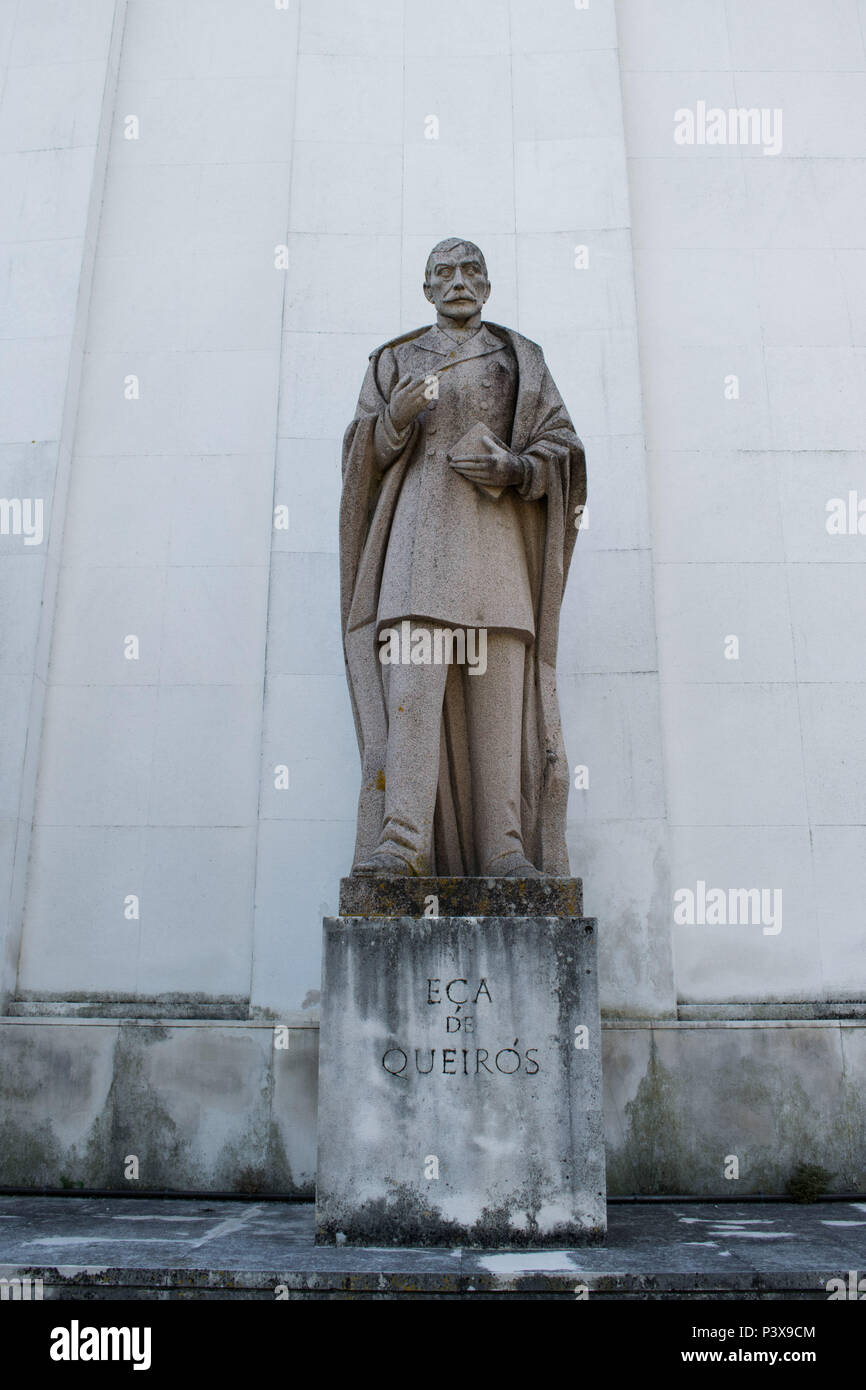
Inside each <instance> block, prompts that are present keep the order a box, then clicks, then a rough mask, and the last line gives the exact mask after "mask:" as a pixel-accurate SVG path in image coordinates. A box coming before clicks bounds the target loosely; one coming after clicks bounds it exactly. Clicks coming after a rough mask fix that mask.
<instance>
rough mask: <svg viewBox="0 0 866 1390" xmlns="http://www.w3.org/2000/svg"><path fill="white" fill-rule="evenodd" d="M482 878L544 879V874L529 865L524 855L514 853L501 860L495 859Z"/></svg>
mask: <svg viewBox="0 0 866 1390" xmlns="http://www.w3.org/2000/svg"><path fill="white" fill-rule="evenodd" d="M482 877H483V878H544V874H542V873H540V872H539V870H538V869H536V867H535V865H534V864H530V862H529V860H528V859H527V858H526V855H525V854H520V853H519V852H518V851H515V853H514V854H507V855H504V856H503V857H502V859H495V860H494V861H493V863H492V864H491V866H490V868H489V869H488V870H487V872H486V873H485V874H482Z"/></svg>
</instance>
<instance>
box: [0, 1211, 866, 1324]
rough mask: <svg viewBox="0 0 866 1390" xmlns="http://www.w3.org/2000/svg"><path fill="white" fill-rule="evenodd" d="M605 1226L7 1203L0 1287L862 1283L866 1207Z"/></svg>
mask: <svg viewBox="0 0 866 1390" xmlns="http://www.w3.org/2000/svg"><path fill="white" fill-rule="evenodd" d="M608 1222H609V1226H608V1241H607V1244H606V1245H605V1246H603V1247H597V1248H594V1249H573V1250H550V1251H509V1252H503V1253H497V1252H493V1251H479V1250H466V1249H463V1250H451V1249H444V1250H420V1249H415V1250H393V1249H366V1248H365V1249H357V1248H351V1247H346V1246H344V1247H341V1248H330V1247H329V1248H322V1247H316V1246H315V1245H314V1244H313V1208H312V1206H311V1205H309V1204H306V1203H303V1204H299V1203H289V1202H286V1203H282V1202H256V1201H255V1199H251V1200H249V1201H243V1202H241V1201H237V1202H236V1201H208V1200H207V1199H206V1198H205V1199H200V1200H187V1199H183V1200H167V1199H164V1198H156V1197H155V1198H134V1199H132V1198H126V1197H117V1198H102V1197H35V1196H34V1197H0V1277H2V1276H5V1277H6V1278H14V1277H22V1276H25V1275H29V1276H30V1277H31V1278H41V1279H42V1280H43V1288H44V1297H45V1298H46V1299H48V1298H62V1299H111V1298H121V1299H129V1298H158V1299H165V1298H169V1299H172V1298H188V1299H208V1298H222V1299H226V1298H246V1299H250V1298H254V1299H274V1298H275V1297H283V1298H285V1297H288V1298H314V1299H316V1298H384V1299H394V1298H412V1297H416V1298H417V1297H422V1298H430V1297H439V1298H454V1297H457V1298H466V1297H481V1298H485V1297H487V1298H489V1297H494V1298H503V1297H508V1296H514V1295H517V1296H518V1297H524V1298H525V1297H540V1298H569V1299H574V1298H575V1296H576V1294H578V1295H579V1294H580V1293H581V1288H580V1286H585V1287H586V1289H587V1290H588V1296H589V1297H590V1298H592V1299H596V1298H617V1299H622V1298H631V1299H642V1300H643V1299H648V1298H650V1299H653V1298H691V1299H695V1298H697V1299H701V1298H703V1299H712V1300H717V1299H719V1298H737V1299H742V1298H758V1299H767V1298H769V1299H777V1298H782V1299H803V1298H810V1299H822V1300H826V1299H827V1296H828V1294H827V1288H826V1285H827V1281H828V1280H829V1279H839V1278H843V1279H845V1280H846V1281H847V1280H848V1275H849V1271H852V1270H853V1271H859V1277H861V1278H864V1279H866V1202H826V1203H818V1204H816V1205H814V1206H794V1205H788V1204H783V1203H773V1204H767V1205H762V1204H757V1203H755V1204H752V1203H743V1204H742V1205H732V1204H728V1203H720V1204H712V1203H706V1204H693V1203H688V1202H682V1203H679V1204H678V1203H677V1202H676V1201H672V1202H671V1203H669V1204H668V1203H665V1204H659V1203H649V1204H643V1203H635V1204H623V1205H619V1204H615V1205H612V1206H610V1207H609V1209H608ZM863 1288H864V1291H866V1282H864V1286H863Z"/></svg>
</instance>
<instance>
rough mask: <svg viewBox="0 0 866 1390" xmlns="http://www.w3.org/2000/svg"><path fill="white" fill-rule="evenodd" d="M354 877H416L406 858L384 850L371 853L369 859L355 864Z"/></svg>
mask: <svg viewBox="0 0 866 1390" xmlns="http://www.w3.org/2000/svg"><path fill="white" fill-rule="evenodd" d="M352 877H353V878H412V877H414V875H413V872H412V869H411V867H410V865H409V864H408V863H407V862H406V860H405V859H401V858H400V856H399V854H388V853H387V851H385V850H382V851H381V852H379V853H376V854H371V855H370V858H369V859H364V860H362V862H361V863H360V864H355V865H354V867H353V869H352Z"/></svg>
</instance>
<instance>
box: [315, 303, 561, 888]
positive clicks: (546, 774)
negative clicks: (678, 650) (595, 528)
mask: <svg viewBox="0 0 866 1390" xmlns="http://www.w3.org/2000/svg"><path fill="white" fill-rule="evenodd" d="M485 326H486V327H487V328H488V329H489V330H490V331H491V332H492V333H494V334H495V335H496V336H498V337H502V338H504V339H505V340H507V342H508V343H509V344H510V345H511V348H512V350H513V352H514V355H515V357H516V359H517V368H518V387H517V400H516V404H515V409H514V424H513V428H512V432H511V438H510V439H508V440H506V441H505V442H506V443H507V444H508V446H509V448H510V449H511V450H512V452H513V453H515V454H520V455H524V456H529V457H530V458H531V459H532V461H533V465H534V468H535V469H536V470H540V473H538V472H537V475H536V476H537V478H538V484H537V485H536V486H534V487H533V495H535V494H536V493H537V492H538V491H539V488H540V487H543V495H542V496H541V497H540V499H539V500H538V501H535V502H527V503H523V504H521V506H520V507H519V515H520V527H521V532H522V535H523V541H524V545H525V550H526V557H527V564H528V569H529V577H530V585H531V591H532V600H533V605H534V611H535V640H534V642H533V643H532V644H531V645H529V646H528V647H527V649H526V660H525V667H524V691H523V718H522V728H521V736H520V737H521V779H520V780H521V828H522V832H523V843H524V848H525V851H526V854H527V856H528V858H529V859H530V860H531V861H532V863H533V864H534V865H535V866H536V867H537V868H538V869H539V870H540V871H541V872H542V873H545V874H551V875H555V876H557V877H566V876H567V875H568V872H569V865H568V851H567V849H566V844H565V815H566V803H567V800H568V789H569V780H570V779H569V769H568V764H567V762H566V757H565V748H564V745H563V740H562V726H561V722H560V716H559V702H558V699H557V692H556V653H557V644H558V638H559V610H560V605H561V603H562V596H563V591H564V588H565V581H566V578H567V575H568V568H569V565H570V563H571V556H572V552H573V549H574V543H575V539H576V536H577V530H578V525H579V521H580V516H581V510H582V507H583V504H584V503H585V501H586V461H585V456H584V451H583V445H582V444H581V442H580V440H579V439H578V437H577V435H576V433H575V431H574V426H573V425H572V423H571V420H570V418H569V415H568V412H567V410H566V409H565V406H564V404H563V402H562V398H561V396H560V394H559V392H558V390H557V389H556V386H555V384H554V381H553V378H552V376H551V375H550V372H549V370H548V368H547V364H546V363H545V361H544V355H543V353H542V350H541V348H540V347H539V346H538V344H537V343H533V342H531V341H530V340H529V339H528V338H524V337H523V336H522V335H521V334H519V333H516V332H514V331H513V330H512V329H509V328H503V327H502V326H501V325H499V324H494V323H490V322H487V321H486V320H485ZM425 332H427V328H426V327H425V328H420V329H417V330H415V331H414V332H412V333H407V334H405V335H403V336H402V337H400V338H396V339H393V340H392V341H391V342H389V343H385V344H383V346H382V347H380V348H377V349H376V351H375V352H373V353H371V354H370V366H369V368H368V370H367V375H366V377H365V380H364V384H363V386H362V388H361V395H360V398H359V400H358V406H357V409H356V412H355V417H354V419H353V420H352V423H351V424H350V425H349V428H348V429H347V430H346V433H345V436H344V439H343V493H342V499H341V504H340V597H341V612H342V627H343V651H344V656H345V661H346V673H347V679H348V683H349V694H350V698H351V702H352V712H353V715H354V718H355V731H356V734H357V738H358V748H359V750H360V754H361V778H362V780H361V793H360V798H359V802H358V830H357V839H356V843H355V861H354V862H355V863H358V862H360V861H361V860H363V859H366V858H368V857H369V855H371V854H372V853H373V852H374V851H375V849H376V846H377V843H378V841H379V836H380V834H381V829H382V820H383V816H384V807H385V764H386V755H387V745H388V709H387V702H386V698H385V690H384V685H383V679H382V665H381V663H380V661H379V644H378V642H377V621H376V620H377V609H378V601H379V588H380V584H381V580H382V571H383V568H384V563H385V553H386V550H387V547H388V536H389V533H390V529H391V523H392V521H393V517H394V511H395V507H396V503H397V498H398V497H399V494H400V488H401V486H402V483H403V479H404V477H405V474H406V471H407V468H408V466H409V463H410V461H411V459H412V455H413V451H414V449H415V447H416V445H417V443H418V433H419V430H420V429H421V426H420V425H419V423H418V422H417V421H416V422H415V424H414V426H413V428H412V432H411V434H410V437H409V440H408V442H407V444H406V447H405V448H404V449H403V451H402V452H401V453H400V454H399V455H398V457H397V458H396V459H395V461H394V462H393V463H392V464H390V465H389V466H388V467H387V468H386V469H385V471H384V472H382V470H381V465H380V464H379V462H378V461H377V458H376V452H375V442H374V431H375V426H376V420H377V418H378V417H379V415H380V414H381V413H382V411H384V409H385V407H386V406H387V404H388V401H387V399H386V397H385V395H384V394H383V392H382V389H381V387H380V384H379V379H378V370H377V369H378V362H379V357H380V354H381V353H382V352H384V351H385V349H386V348H388V347H395V346H397V345H398V344H399V343H404V342H408V341H410V340H411V339H413V338H416V337H419V336H420V335H421V334H422V333H425ZM503 579H504V580H507V576H503ZM405 616H406V617H412V616H416V615H413V614H406V615H405ZM469 769H470V761H469V745H468V738H467V726H466V715H465V706H464V699H463V680H462V671H461V668H460V667H458V666H454V667H452V668H451V670H450V671H449V673H448V680H447V684H446V689H445V699H444V704H443V711H442V737H441V746H440V759H439V782H438V791H437V797H436V811H435V816H434V825H433V862H432V866H431V872H432V873H434V874H436V875H440V876H449V877H450V876H457V877H464V876H467V875H473V874H478V873H479V872H480V867H479V864H478V861H477V856H476V852H475V845H474V831H473V818H472V788H471V778H470V773H469Z"/></svg>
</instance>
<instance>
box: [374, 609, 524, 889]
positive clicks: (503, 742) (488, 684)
mask: <svg viewBox="0 0 866 1390" xmlns="http://www.w3.org/2000/svg"><path fill="white" fill-rule="evenodd" d="M423 627H426V628H428V629H429V630H430V632H431V633H432V632H433V631H435V626H434V625H433V624H431V623H421V622H416V621H415V620H414V619H413V620H412V629H413V631H418V630H419V629H420V628H423ZM525 657H526V648H525V646H524V643H523V641H522V639H521V638H519V637H515V636H514V635H513V634H512V633H509V632H502V631H495V630H492V629H488V630H487V669H486V670H485V671H484V672H483V674H480V673H479V674H477V675H470V674H469V671H470V670H471V667H470V668H468V669H467V671H466V672H465V673H462V674H463V688H464V691H465V698H466V720H467V734H468V738H469V747H470V772H471V777H472V806H473V818H474V827H473V828H474V833H475V847H476V855H477V859H478V872H480V873H481V874H482V875H484V874H487V873H492V874H495V873H496V863H497V861H498V860H501V859H503V858H504V857H505V856H513V855H514V854H515V853H517V854H520V855H522V854H523V852H524V851H523V837H522V833H521V829H520V748H521V725H522V719H523V667H524V661H525ZM450 670H451V667H450V665H448V664H446V663H445V662H442V663H441V664H440V665H435V664H429V665H418V666H413V665H406V666H404V665H387V666H383V668H382V673H383V677H384V681H385V692H386V698H387V703H388V757H387V762H386V765H385V815H384V819H383V822H382V834H381V836H380V839H379V844H378V845H377V847H376V849H377V852H384V853H387V854H396V855H399V856H400V858H401V859H404V860H406V862H407V863H408V864H409V865H410V867H411V869H412V871H413V872H414V873H418V874H425V873H429V872H430V864H431V857H432V847H433V815H434V811H435V807H436V789H437V784H438V779H439V754H440V741H441V736H442V705H443V700H444V697H445V685H446V682H447V680H448V674H449V671H450ZM455 675H457V672H456V671H455Z"/></svg>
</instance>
